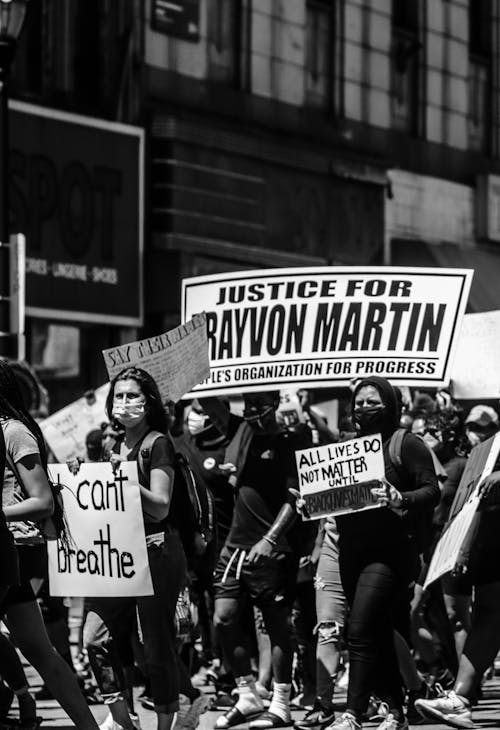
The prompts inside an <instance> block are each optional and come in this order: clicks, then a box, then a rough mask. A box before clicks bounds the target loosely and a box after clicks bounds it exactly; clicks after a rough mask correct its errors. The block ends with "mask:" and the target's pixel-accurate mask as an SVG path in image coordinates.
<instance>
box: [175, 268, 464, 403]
mask: <svg viewBox="0 0 500 730" xmlns="http://www.w3.org/2000/svg"><path fill="white" fill-rule="evenodd" d="M471 278H472V272H471V271H469V270H462V269H425V268H414V269H409V268H391V267H363V268H361V267H352V268H348V267H338V268H337V267H322V268H317V267H316V268H310V269H305V268H295V269H268V270H261V271H240V272H233V273H230V274H220V275H210V276H200V277H195V278H191V279H185V280H184V281H183V290H182V316H183V319H184V320H187V319H189V317H192V316H193V314H194V313H195V312H199V311H201V310H203V311H205V312H206V314H207V335H208V346H209V357H210V365H211V373H210V378H208V379H207V380H206V381H205V382H204V383H202V384H200V385H198V386H196V388H194V391H195V392H196V393H197V394H198V395H201V394H203V395H210V394H217V393H226V394H230V393H232V392H235V391H242V390H244V391H252V390H253V391H255V390H265V389H267V390H269V389H277V388H281V387H285V386H286V385H289V384H290V383H296V382H307V383H308V384H309V387H321V386H323V387H324V386H332V385H348V384H349V382H350V380H351V379H352V378H356V377H364V376H368V375H375V374H377V375H381V376H384V377H387V378H389V379H390V380H391V381H392V382H395V383H398V384H411V385H417V384H419V385H429V386H432V385H442V384H444V383H448V380H449V373H450V367H451V363H452V360H453V353H454V349H455V344H456V335H457V334H458V330H459V327H460V323H461V320H462V315H463V312H464V310H465V306H466V302H467V297H468V293H469V288H470V283H471Z"/></svg>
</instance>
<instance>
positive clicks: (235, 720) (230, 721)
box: [215, 707, 262, 730]
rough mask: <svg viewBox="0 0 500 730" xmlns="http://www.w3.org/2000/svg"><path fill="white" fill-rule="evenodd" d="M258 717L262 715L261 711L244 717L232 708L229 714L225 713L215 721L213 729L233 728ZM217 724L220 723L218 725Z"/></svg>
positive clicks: (224, 729)
mask: <svg viewBox="0 0 500 730" xmlns="http://www.w3.org/2000/svg"><path fill="white" fill-rule="evenodd" d="M260 715H262V710H256V711H254V712H250V713H249V714H248V715H246V714H243V712H240V710H238V709H237V708H236V707H232V708H231V709H230V710H229V712H226V714H225V715H221V717H219V718H218V719H217V721H216V723H215V728H216V730H226V728H229V727H234V726H235V725H242V724H243V723H245V722H248V721H249V720H254V719H255V718H256V717H260ZM219 722H220V723H221V724H220V725H219Z"/></svg>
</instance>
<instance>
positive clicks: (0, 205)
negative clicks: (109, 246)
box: [0, 42, 14, 357]
mask: <svg viewBox="0 0 500 730" xmlns="http://www.w3.org/2000/svg"><path fill="white" fill-rule="evenodd" d="M13 55H14V49H13V44H11V43H6V42H3V43H0V356H3V357H11V356H13V355H14V352H13V350H14V338H13V337H12V335H11V331H10V295H11V291H10V288H11V287H10V259H9V250H10V248H9V109H8V86H7V77H8V73H9V68H10V62H11V61H12V56H13Z"/></svg>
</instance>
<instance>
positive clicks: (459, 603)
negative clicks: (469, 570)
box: [440, 575, 472, 660]
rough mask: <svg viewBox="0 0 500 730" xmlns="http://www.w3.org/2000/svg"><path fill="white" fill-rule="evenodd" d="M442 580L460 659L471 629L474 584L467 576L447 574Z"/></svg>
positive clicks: (446, 605) (445, 601)
mask: <svg viewBox="0 0 500 730" xmlns="http://www.w3.org/2000/svg"><path fill="white" fill-rule="evenodd" d="M440 582H441V585H442V588H443V597H444V604H445V608H446V613H447V615H448V621H449V624H450V627H451V630H452V632H453V635H454V638H455V648H456V653H457V657H458V659H459V660H460V657H461V655H462V652H463V649H464V644H465V641H466V639H467V636H468V634H469V631H470V629H471V612H472V586H471V584H470V580H469V579H468V577H467V576H458V577H452V576H450V575H446V576H444V578H442V579H441V581H440Z"/></svg>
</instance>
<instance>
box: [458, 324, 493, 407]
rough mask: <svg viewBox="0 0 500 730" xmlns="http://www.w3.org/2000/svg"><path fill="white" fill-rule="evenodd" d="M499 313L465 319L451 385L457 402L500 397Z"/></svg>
mask: <svg viewBox="0 0 500 730" xmlns="http://www.w3.org/2000/svg"><path fill="white" fill-rule="evenodd" d="M499 362H500V312H479V313H477V314H466V315H465V316H464V318H463V322H462V328H461V330H460V337H459V338H458V344H457V350H456V355H455V360H454V363H453V368H452V371H451V384H452V387H453V394H454V396H455V398H470V399H480V398H498V397H500V374H499V372H498V363H499Z"/></svg>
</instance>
